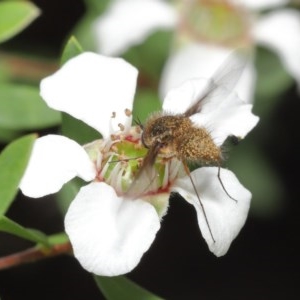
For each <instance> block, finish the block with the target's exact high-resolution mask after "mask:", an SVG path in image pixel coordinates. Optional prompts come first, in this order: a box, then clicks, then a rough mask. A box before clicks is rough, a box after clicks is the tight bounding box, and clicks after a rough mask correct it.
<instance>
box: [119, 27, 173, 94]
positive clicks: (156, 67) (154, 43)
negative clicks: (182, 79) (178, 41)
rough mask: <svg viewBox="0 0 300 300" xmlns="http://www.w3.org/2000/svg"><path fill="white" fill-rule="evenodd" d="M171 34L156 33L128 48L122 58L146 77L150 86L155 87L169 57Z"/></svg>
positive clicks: (164, 32) (167, 32)
mask: <svg viewBox="0 0 300 300" xmlns="http://www.w3.org/2000/svg"><path fill="white" fill-rule="evenodd" d="M172 37H173V36H172V32H170V31H158V32H155V33H153V34H152V35H150V36H149V37H148V38H147V39H146V40H145V41H144V42H143V43H142V44H141V45H136V46H133V47H132V48H130V49H129V50H128V51H127V52H126V53H125V54H124V58H125V59H126V60H127V61H128V62H130V63H131V64H133V65H134V66H135V67H137V68H138V70H139V72H140V73H143V74H144V76H145V75H146V76H147V78H146V79H147V80H148V81H150V82H149V83H150V85H151V86H155V89H156V86H157V84H158V80H159V78H160V74H161V71H162V68H163V65H164V62H165V61H166V59H167V57H168V55H169V49H170V44H171V41H172Z"/></svg>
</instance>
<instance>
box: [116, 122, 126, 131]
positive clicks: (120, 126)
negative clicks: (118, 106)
mask: <svg viewBox="0 0 300 300" xmlns="http://www.w3.org/2000/svg"><path fill="white" fill-rule="evenodd" d="M118 126H119V128H120V130H121V131H124V130H125V126H124V125H123V124H121V123H119V124H118Z"/></svg>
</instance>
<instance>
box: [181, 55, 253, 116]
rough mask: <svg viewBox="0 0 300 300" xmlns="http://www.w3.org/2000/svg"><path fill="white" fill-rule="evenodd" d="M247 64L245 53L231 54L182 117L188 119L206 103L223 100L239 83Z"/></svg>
mask: <svg viewBox="0 0 300 300" xmlns="http://www.w3.org/2000/svg"><path fill="white" fill-rule="evenodd" d="M247 62H248V58H247V55H246V53H245V54H242V53H239V52H237V51H234V52H233V53H231V54H230V55H229V57H228V58H227V59H226V61H225V62H224V63H223V64H222V65H221V66H220V67H219V68H218V69H217V70H216V72H215V73H214V75H213V76H212V78H211V79H210V80H209V82H208V84H207V86H206V87H205V88H204V90H203V91H202V93H201V94H200V95H199V97H198V98H197V100H196V101H195V102H194V103H193V104H192V105H191V106H190V107H189V108H188V109H187V110H186V111H185V113H184V116H185V117H190V116H192V115H194V114H196V113H199V112H200V111H201V109H202V107H203V105H205V103H207V102H211V101H214V100H215V99H218V101H220V100H221V99H225V98H226V97H227V96H228V95H229V94H230V93H231V92H232V90H233V89H234V87H235V85H236V84H237V82H238V81H239V79H240V77H241V75H242V73H243V71H244V69H245V66H246V64H247Z"/></svg>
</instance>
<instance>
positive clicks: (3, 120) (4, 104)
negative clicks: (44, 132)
mask: <svg viewBox="0 0 300 300" xmlns="http://www.w3.org/2000/svg"><path fill="white" fill-rule="evenodd" d="M0 99H1V101H0V127H2V128H5V129H10V130H32V129H43V128H48V127H52V126H56V125H58V124H59V123H60V121H61V116H60V113H59V112H57V111H55V110H52V109H51V108H49V107H48V106H47V105H46V103H45V102H44V101H43V100H42V99H41V97H40V95H39V90H38V89H37V88H36V87H33V86H29V85H20V84H11V83H3V84H0Z"/></svg>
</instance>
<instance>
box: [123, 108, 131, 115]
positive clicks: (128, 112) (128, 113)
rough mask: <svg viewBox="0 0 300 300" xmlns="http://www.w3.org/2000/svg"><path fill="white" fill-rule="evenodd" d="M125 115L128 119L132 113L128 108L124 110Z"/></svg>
mask: <svg viewBox="0 0 300 300" xmlns="http://www.w3.org/2000/svg"><path fill="white" fill-rule="evenodd" d="M125 115H126V116H127V117H130V116H131V115H132V111H131V110H130V109H128V108H125Z"/></svg>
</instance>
